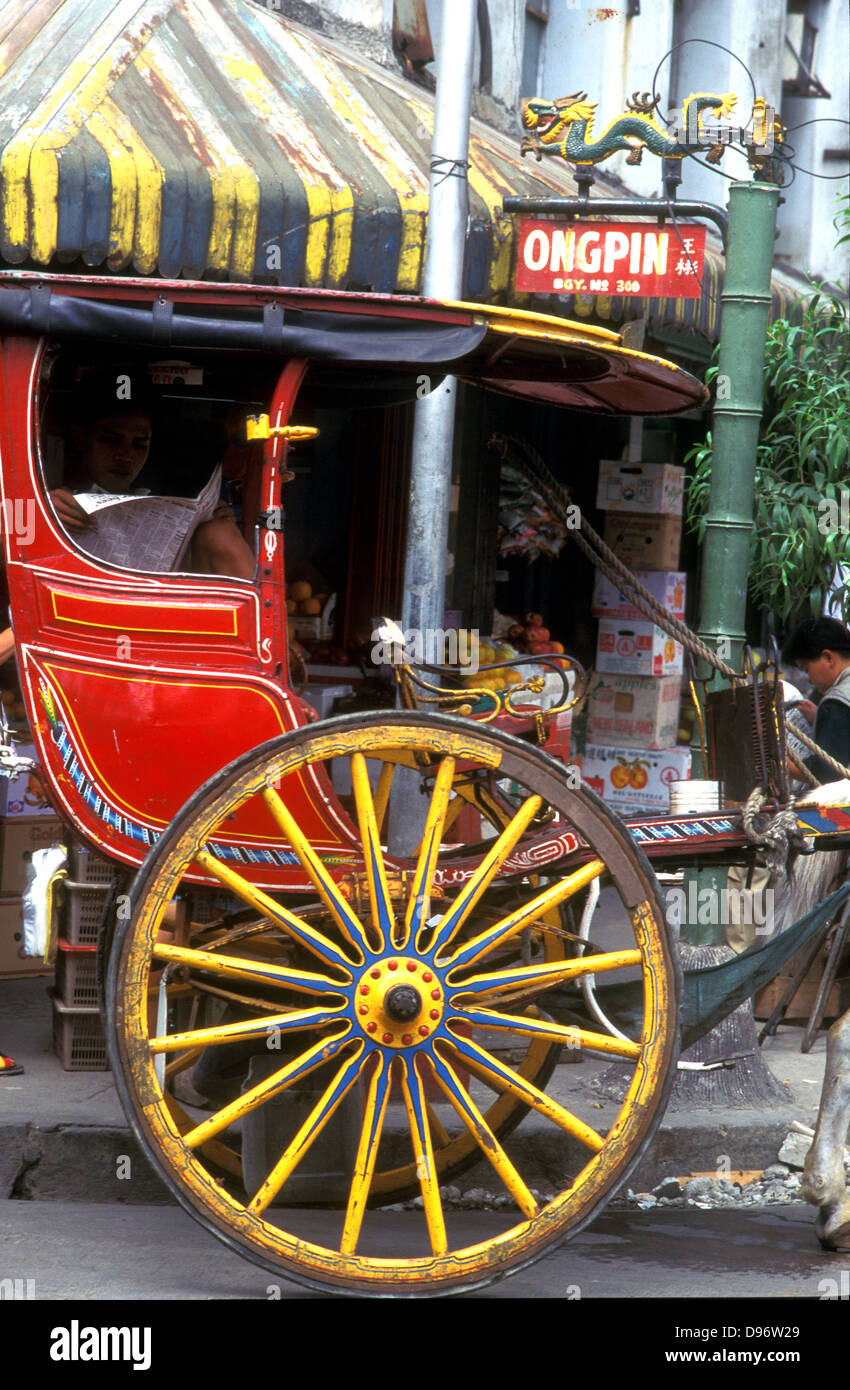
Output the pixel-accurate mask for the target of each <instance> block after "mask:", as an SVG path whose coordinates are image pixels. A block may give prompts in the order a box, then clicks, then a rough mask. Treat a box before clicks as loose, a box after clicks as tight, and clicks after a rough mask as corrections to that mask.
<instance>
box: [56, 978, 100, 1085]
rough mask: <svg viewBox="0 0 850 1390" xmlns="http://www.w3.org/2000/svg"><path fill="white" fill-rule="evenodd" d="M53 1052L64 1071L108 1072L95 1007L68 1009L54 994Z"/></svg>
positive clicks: (98, 1016)
mask: <svg viewBox="0 0 850 1390" xmlns="http://www.w3.org/2000/svg"><path fill="white" fill-rule="evenodd" d="M53 1051H54V1052H55V1053H56V1056H57V1057H59V1058H60V1059H61V1062H62V1066H63V1067H64V1068H65V1071H108V1070H109V1057H108V1055H107V1051H106V1038H105V1037H104V1034H103V1024H102V1023H101V1020H100V1013H99V1011H98V1010H97V1009H69V1008H68V1007H67V1005H65V1004H63V1003H62V1002H61V1001H60V1000H59V999H57V998H56V996H55V995H54V996H53Z"/></svg>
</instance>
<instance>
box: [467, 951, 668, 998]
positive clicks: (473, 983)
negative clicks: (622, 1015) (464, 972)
mask: <svg viewBox="0 0 850 1390" xmlns="http://www.w3.org/2000/svg"><path fill="white" fill-rule="evenodd" d="M640 961H641V954H640V951H639V950H637V949H633V950H628V951H606V952H605V954H604V955H598V956H581V957H580V958H579V959H577V960H554V961H546V962H545V963H543V964H541V965H517V966H515V967H512V968H511V967H508V968H506V969H504V970H491V971H490V972H489V973H488V974H486V975H473V976H471V977H470V979H468V980H463V981H462V982H461V983H451V986H450V987H451V991H452V994H454V995H457V996H462V995H466V994H472V995H479V996H480V995H489V994H494V995H499V994H510V993H518V994H524V993H529V992H537V991H540V990H543V989H551V988H552V986H553V985H558V984H562V983H563V982H564V981H566V980H575V979H577V978H578V977H579V976H580V975H595V974H598V973H600V972H602V971H604V970H623V969H624V968H625V967H626V966H629V965H640Z"/></svg>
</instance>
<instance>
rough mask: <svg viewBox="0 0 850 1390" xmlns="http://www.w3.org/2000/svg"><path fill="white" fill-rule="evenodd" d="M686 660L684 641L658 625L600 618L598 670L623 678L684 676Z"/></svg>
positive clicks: (597, 651)
mask: <svg viewBox="0 0 850 1390" xmlns="http://www.w3.org/2000/svg"><path fill="white" fill-rule="evenodd" d="M683 660H684V655H683V650H682V644H681V642H675V641H674V640H673V638H672V637H668V636H667V633H666V632H664V630H663V629H662V628H660V627H656V626H655V623H650V622H646V621H644V622H639V623H635V622H629V620H628V619H627V618H600V620H599V635H598V637H597V639H596V669H597V671H608V672H613V673H616V674H617V675H623V676H680V675H681V674H682V664H683Z"/></svg>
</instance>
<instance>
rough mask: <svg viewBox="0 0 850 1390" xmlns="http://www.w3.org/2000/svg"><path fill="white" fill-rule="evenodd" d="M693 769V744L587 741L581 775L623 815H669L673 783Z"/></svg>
mask: <svg viewBox="0 0 850 1390" xmlns="http://www.w3.org/2000/svg"><path fill="white" fill-rule="evenodd" d="M690 773H691V750H690V748H664V749H658V748H607V747H603V746H602V745H601V744H597V743H588V745H587V747H586V748H585V750H584V756H583V758H582V760H581V775H582V779H583V780H584V781H585V782H586V783H587V785H588V786H589V787H590V788H591V790H593V791H595V792H596V793H597V794H598V795H599V796H601V797H602V799H603V801H604V802H605V803H606V805H608V806H610V807H611V809H612V811H617V812H619V814H620V815H624V816H627V815H639V814H641V813H642V812H650V813H651V814H653V815H666V814H667V813H668V811H669V809H670V783H671V782H680V781H682V780H684V779H685V778H687V777H689V776H690Z"/></svg>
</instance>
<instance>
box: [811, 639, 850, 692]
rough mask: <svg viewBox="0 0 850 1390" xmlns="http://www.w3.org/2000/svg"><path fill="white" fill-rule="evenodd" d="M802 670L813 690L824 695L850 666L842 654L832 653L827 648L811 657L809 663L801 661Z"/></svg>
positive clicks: (849, 659)
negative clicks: (845, 668)
mask: <svg viewBox="0 0 850 1390" xmlns="http://www.w3.org/2000/svg"><path fill="white" fill-rule="evenodd" d="M799 665H800V666H801V667H802V668H803V670H804V671H805V673H806V675H807V676H808V678H809V680H810V681H811V683H812V685H813V686H814V687H815V690H819V691H820V692H821V694H822V695H823V694H825V693H826V691H827V690H829V688H830V686H832V685H834V684H835V682H836V681H837V679H838V677H839V675H840V674H841V672H842V671H843V670H844V667H845V666H847V665H850V658H848V657H847V655H846V654H845V653H843V652H832V651H830V650H829V649H828V648H827V649H826V650H825V651H822V652H819V653H818V655H817V656H815V657H812V659H811V661H801V662H800V663H799Z"/></svg>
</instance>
